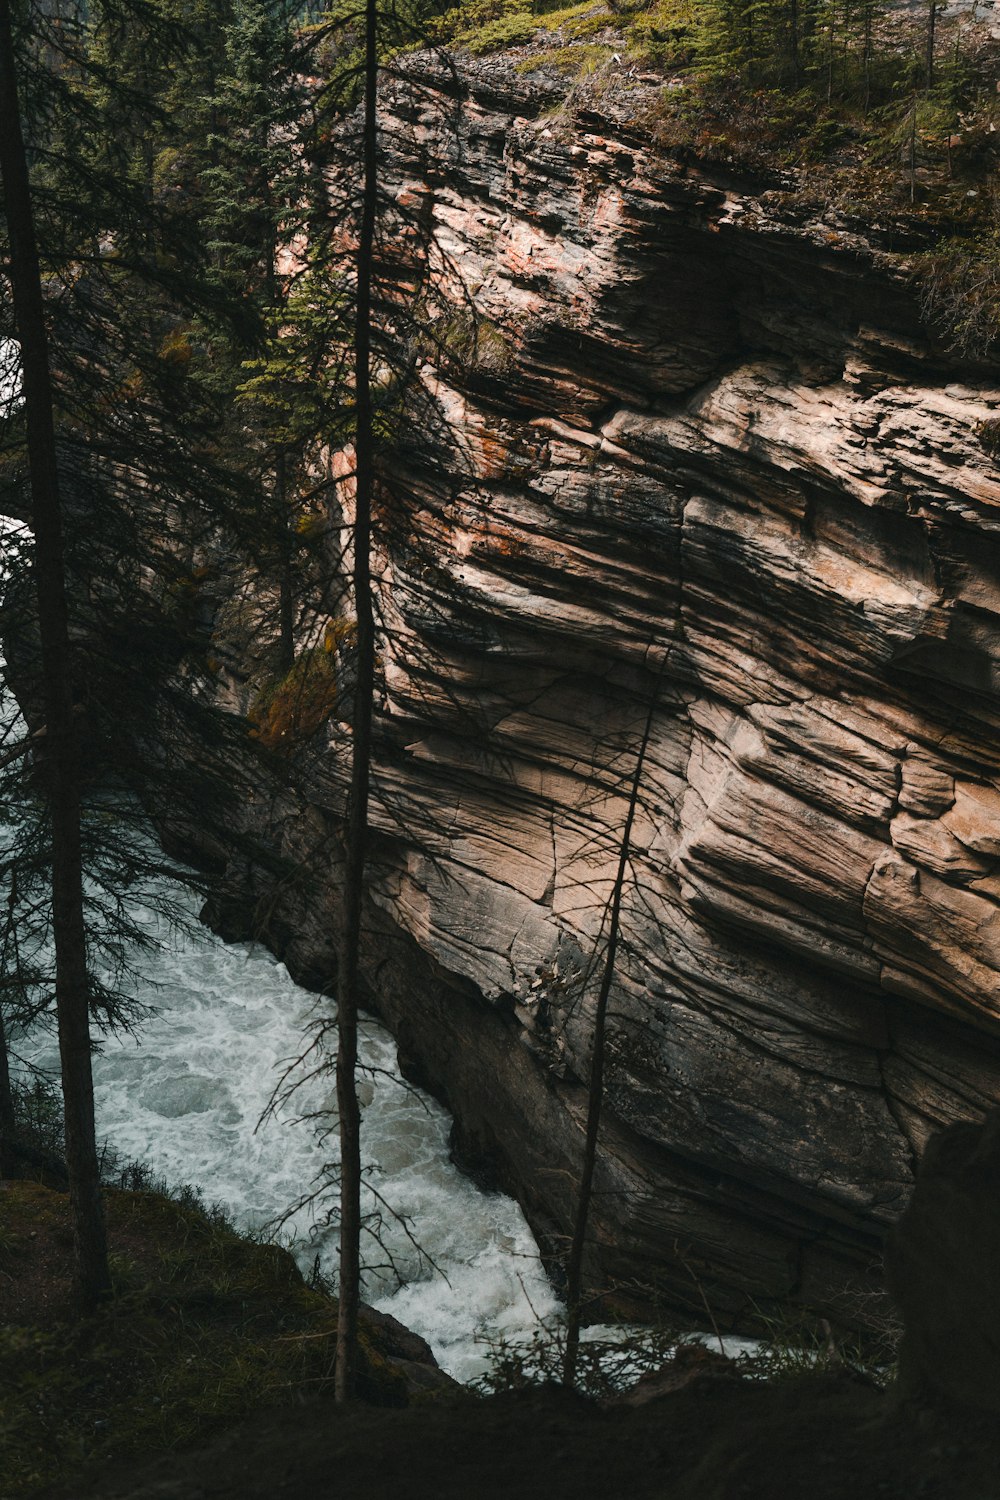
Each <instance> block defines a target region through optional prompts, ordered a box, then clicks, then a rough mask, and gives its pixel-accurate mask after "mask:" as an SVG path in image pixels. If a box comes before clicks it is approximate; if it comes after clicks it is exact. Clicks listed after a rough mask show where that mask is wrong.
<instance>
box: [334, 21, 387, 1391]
mask: <svg viewBox="0 0 1000 1500" xmlns="http://www.w3.org/2000/svg"><path fill="white" fill-rule="evenodd" d="M377 20H378V14H377V8H376V0H366V3H365V97H364V111H363V118H364V124H363V138H362V188H361V193H362V197H361V224H360V229H359V234H358V251H357V307H356V313H355V327H354V382H355V401H356V423H355V435H354V450H355V483H356V491H357V494H356V500H355V519H354V579H353V583H354V608H355V613H356V616H357V681H356V685H355V689H354V711H353V715H352V731H353V741H352V751H351V756H352V759H351V790H350V795H349V799H348V804H347V826H346V838H345V859H344V897H343V913H342V918H341V931H340V945H339V951H338V955H337V958H338V963H337V1044H338V1051H337V1109H338V1113H339V1117H340V1290H339V1299H340V1311H339V1315H338V1320H337V1353H336V1364H335V1368H334V1395H335V1398H336V1400H337V1401H340V1402H343V1401H348V1400H350V1398H351V1396H352V1395H353V1393H354V1381H355V1373H356V1363H357V1344H358V1301H359V1296H360V1276H361V1266H360V1262H361V1252H360V1240H361V1112H360V1109H359V1107H358V1095H357V1087H356V1077H355V1070H356V1067H357V1056H358V952H359V947H360V937H361V907H362V894H363V884H364V874H365V856H366V846H367V841H368V788H369V781H370V776H371V737H372V694H373V690H374V683H375V620H374V613H373V609H372V596H371V521H372V485H373V472H374V434H373V424H372V391H371V314H372V261H373V252H374V244H375V204H376V194H377V189H378V176H377V174H378V156H377V137H376V128H377V127H376V96H377V86H378V37H377Z"/></svg>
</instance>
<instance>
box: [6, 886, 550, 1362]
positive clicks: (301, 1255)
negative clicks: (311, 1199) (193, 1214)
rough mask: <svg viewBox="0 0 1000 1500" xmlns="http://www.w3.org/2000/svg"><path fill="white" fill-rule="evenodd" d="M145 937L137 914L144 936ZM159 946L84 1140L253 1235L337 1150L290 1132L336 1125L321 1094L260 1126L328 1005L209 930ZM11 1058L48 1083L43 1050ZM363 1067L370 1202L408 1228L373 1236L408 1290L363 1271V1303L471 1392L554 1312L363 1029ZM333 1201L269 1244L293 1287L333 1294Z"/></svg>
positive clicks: (508, 1207) (252, 951) (100, 1072)
mask: <svg viewBox="0 0 1000 1500" xmlns="http://www.w3.org/2000/svg"><path fill="white" fill-rule="evenodd" d="M175 899H176V896H175ZM192 900H193V898H192ZM156 920H157V919H156V917H155V916H154V915H153V913H152V912H148V913H144V914H143V922H144V924H148V925H149V926H151V927H155V925H156ZM163 944H164V945H163V947H162V948H161V950H160V951H159V953H155V954H153V955H140V956H139V958H138V960H137V963H138V965H139V966H140V967H142V966H145V971H146V972H148V974H149V984H148V986H146V987H145V988H144V989H141V990H140V993H139V995H138V998H139V999H140V1000H142V1001H143V1002H144V1003H146V1004H148V1005H151V1006H153V1007H154V1008H155V1013H154V1014H153V1015H152V1016H150V1017H149V1018H148V1019H147V1020H146V1021H145V1022H143V1023H142V1025H141V1026H140V1028H139V1032H138V1036H137V1037H134V1038H133V1037H128V1036H126V1037H124V1038H115V1037H112V1038H108V1039H106V1040H105V1042H104V1044H103V1049H102V1052H101V1054H100V1055H99V1056H98V1057H96V1058H95V1066H94V1075H95V1094H96V1108H97V1128H98V1134H99V1136H100V1137H101V1138H102V1139H103V1140H105V1141H107V1143H108V1144H109V1146H110V1147H111V1148H112V1149H113V1150H114V1151H115V1152H116V1153H119V1154H120V1155H122V1156H124V1157H126V1158H129V1159H135V1160H137V1161H142V1162H145V1163H147V1164H148V1165H149V1166H150V1167H151V1168H152V1169H153V1171H154V1172H156V1173H157V1174H162V1175H163V1177H165V1178H166V1180H167V1182H168V1183H170V1184H174V1185H176V1184H180V1183H191V1184H193V1185H195V1186H197V1187H198V1188H199V1189H200V1190H201V1192H202V1193H203V1195H204V1197H205V1198H206V1199H207V1200H208V1201H209V1202H218V1203H219V1204H220V1205H221V1206H222V1207H223V1208H224V1209H225V1210H226V1212H227V1213H228V1214H230V1215H231V1216H232V1218H233V1219H234V1220H235V1222H236V1224H237V1225H238V1226H239V1227H241V1228H246V1229H257V1228H260V1227H262V1226H264V1225H265V1224H267V1223H268V1222H270V1221H272V1220H273V1219H274V1217H275V1215H276V1214H279V1213H281V1212H282V1211H283V1210H285V1209H286V1208H287V1207H289V1206H290V1205H291V1204H293V1203H295V1202H297V1201H298V1200H299V1199H300V1198H301V1196H302V1195H303V1194H304V1193H306V1192H308V1191H309V1190H310V1189H311V1188H312V1187H313V1186H314V1185H315V1180H316V1177H317V1173H319V1172H320V1171H321V1169H322V1167H323V1165H324V1163H325V1162H328V1161H330V1160H331V1159H332V1158H335V1152H336V1148H335V1141H334V1137H333V1135H330V1136H329V1137H328V1138H327V1139H326V1140H325V1141H323V1142H320V1140H318V1138H317V1129H316V1126H315V1124H314V1123H313V1122H312V1121H310V1120H308V1119H305V1118H301V1117H302V1116H307V1115H310V1114H312V1113H313V1112H315V1111H317V1110H320V1111H326V1110H332V1108H333V1105H334V1099H333V1079H332V1077H319V1078H312V1079H309V1080H308V1081H306V1082H305V1083H303V1084H302V1085H301V1087H300V1088H299V1089H298V1090H297V1091H296V1093H295V1095H294V1097H293V1098H292V1100H291V1101H290V1102H289V1103H288V1104H287V1105H285V1106H283V1107H282V1108H281V1109H280V1110H278V1111H277V1113H276V1114H275V1115H274V1116H272V1117H270V1118H268V1119H266V1120H265V1121H264V1122H263V1123H261V1124H258V1122H259V1121H260V1118H261V1115H262V1113H263V1112H264V1111H265V1109H266V1106H267V1104H268V1100H269V1099H270V1097H271V1094H272V1091H273V1090H274V1088H275V1085H276V1084H277V1082H278V1080H279V1078H280V1076H281V1073H282V1070H283V1068H284V1066H285V1065H286V1064H287V1063H288V1062H289V1061H290V1060H291V1059H293V1058H295V1057H297V1056H298V1055H299V1054H300V1053H301V1051H302V1049H303V1045H304V1040H303V1039H304V1037H305V1035H306V1032H307V1029H308V1026H309V1021H310V1018H311V1017H312V1016H313V1015H314V1007H315V1005H316V1004H317V1003H319V1004H320V1005H321V1006H325V1007H328V1006H329V1004H330V1002H329V1001H320V1002H317V1001H316V997H315V996H313V995H310V994H309V993H307V992H306V991H305V990H303V989H301V988H300V987H299V986H298V985H296V984H294V983H293V982H292V980H291V979H290V978H289V975H288V972H287V970H286V969H285V967H284V965H283V964H280V963H278V962H277V961H276V960H275V959H274V958H273V957H272V956H271V955H270V954H269V953H267V952H266V951H265V950H264V949H262V948H259V947H250V946H248V945H245V944H237V945H227V944H225V943H223V942H222V941H221V939H219V938H216V937H215V936H214V935H213V934H212V933H211V932H209V931H207V930H206V929H201V930H200V931H193V932H190V933H187V934H183V933H175V934H169V933H168V934H166V935H165V937H164V938H163ZM17 1050H18V1051H19V1052H21V1053H22V1055H29V1056H30V1058H31V1061H32V1062H34V1063H35V1064H36V1065H39V1066H43V1067H45V1068H47V1069H49V1070H50V1071H51V1072H52V1073H53V1075H55V1073H56V1071H57V1067H58V1052H57V1048H56V1045H55V1039H54V1037H53V1036H52V1035H51V1034H48V1035H46V1034H41V1035H37V1034H36V1036H35V1037H34V1038H33V1039H32V1042H31V1045H30V1047H29V1046H27V1045H26V1043H25V1041H23V1040H22V1041H21V1042H20V1043H19V1045H18V1048H17ZM361 1052H362V1058H363V1062H364V1064H365V1065H366V1071H365V1073H364V1074H363V1076H362V1077H361V1079H360V1084H359V1087H360V1092H361V1097H362V1101H363V1103H364V1109H363V1115H362V1156H363V1160H364V1162H365V1164H366V1166H367V1169H368V1172H369V1175H370V1181H371V1183H372V1185H373V1187H374V1188H375V1189H376V1191H377V1192H378V1194H379V1195H380V1197H381V1199H382V1201H383V1202H384V1203H385V1204H386V1205H387V1207H388V1209H389V1210H391V1211H392V1213H394V1214H398V1215H401V1216H404V1218H405V1220H406V1227H404V1226H403V1225H401V1224H400V1223H399V1222H397V1221H396V1220H394V1219H393V1218H392V1217H391V1216H390V1215H387V1214H386V1213H385V1212H383V1215H382V1227H381V1231H380V1233H381V1238H382V1241H383V1244H384V1246H385V1248H386V1249H388V1251H389V1253H390V1255H391V1257H392V1259H393V1260H394V1261H395V1263H396V1265H397V1267H398V1269H399V1270H400V1272H401V1273H402V1275H403V1277H404V1280H405V1284H404V1285H402V1286H399V1285H398V1283H397V1281H396V1278H395V1277H394V1276H392V1274H391V1273H390V1272H388V1271H387V1270H383V1271H381V1272H380V1271H378V1270H375V1269H370V1270H368V1271H367V1272H366V1273H365V1278H364V1292H363V1295H364V1296H365V1298H366V1300H367V1301H369V1302H371V1303H372V1304H373V1305H374V1306H375V1307H377V1308H379V1309H380V1310H381V1311H384V1312H388V1313H392V1315H393V1316H394V1317H397V1318H399V1320H400V1321H401V1322H403V1323H405V1324H406V1326H407V1327H408V1328H411V1329H413V1331H414V1332H415V1333H419V1334H421V1335H422V1336H423V1337H424V1338H425V1339H426V1340H427V1342H428V1343H429V1344H430V1346H431V1348H432V1349H433V1350H434V1353H435V1356H436V1357H437V1360H438V1363H439V1364H440V1365H441V1366H442V1367H443V1368H444V1369H445V1370H447V1371H448V1373H449V1374H451V1375H453V1376H455V1378H456V1379H458V1380H463V1381H468V1380H471V1379H474V1378H475V1377H476V1376H477V1375H479V1374H480V1373H481V1372H482V1371H483V1370H484V1369H485V1368H486V1364H487V1358H486V1355H487V1341H488V1340H489V1339H491V1338H496V1337H497V1336H502V1337H504V1338H508V1339H509V1338H517V1337H519V1336H522V1335H527V1334H529V1333H530V1332H531V1330H532V1329H534V1328H535V1327H536V1326H537V1322H538V1319H539V1318H548V1317H551V1316H552V1315H553V1314H554V1313H555V1312H556V1307H557V1304H556V1299H555V1297H554V1294H553V1292H552V1288H551V1286H550V1284H549V1282H548V1280H547V1278H546V1276H545V1273H544V1271H543V1270H542V1267H541V1264H540V1262H539V1258H538V1250H537V1247H536V1245H535V1242H534V1240H533V1238H532V1235H531V1232H530V1230H529V1229H528V1226H527V1224H526V1223H525V1220H524V1216H523V1214H522V1213H521V1210H520V1208H519V1207H518V1205H517V1204H516V1203H515V1202H514V1201H513V1199H511V1198H508V1197H506V1196H504V1195H502V1194H493V1193H484V1192H481V1191H480V1190H479V1189H478V1188H477V1187H475V1186H474V1184H473V1183H472V1182H470V1181H469V1179H468V1178H466V1177H464V1176H462V1174H461V1173H460V1172H459V1171H458V1170H457V1169H456V1168H455V1167H454V1166H453V1165H452V1164H451V1162H450V1161H449V1157H448V1135H449V1129H450V1119H449V1116H448V1115H447V1114H446V1112H445V1111H444V1110H443V1109H442V1108H441V1107H440V1105H438V1104H437V1103H436V1102H435V1101H434V1100H433V1099H431V1098H429V1097H428V1096H427V1095H425V1094H422V1093H418V1092H417V1091H415V1090H413V1089H411V1088H409V1087H408V1086H407V1085H404V1084H403V1083H402V1081H401V1080H400V1078H399V1074H398V1070H397V1068H396V1049H395V1045H394V1043H393V1040H392V1038H391V1036H390V1035H389V1033H388V1032H387V1031H386V1030H385V1029H384V1028H383V1027H381V1026H379V1025H378V1024H377V1023H376V1022H375V1021H372V1020H366V1021H364V1023H363V1026H362V1036H361ZM372 1069H373V1070H376V1071H374V1072H369V1071H367V1070H372ZM327 1123H328V1124H329V1123H332V1116H330V1117H329V1119H328V1121H327ZM334 1192H335V1189H333V1188H331V1189H330V1190H329V1191H328V1192H327V1193H326V1194H325V1195H324V1196H323V1198H322V1199H321V1200H320V1202H319V1203H318V1204H317V1205H316V1206H315V1207H314V1208H312V1209H310V1208H306V1209H301V1210H300V1211H299V1212H298V1213H297V1214H295V1215H294V1216H293V1217H292V1218H291V1219H290V1220H289V1221H288V1222H287V1224H286V1225H285V1227H284V1229H283V1231H282V1233H283V1235H284V1236H285V1237H287V1239H288V1241H289V1242H290V1243H292V1248H293V1249H294V1251H295V1253H296V1257H297V1259H298V1260H299V1263H300V1265H301V1266H302V1268H303V1270H305V1271H307V1272H308V1271H309V1270H310V1269H311V1267H312V1264H313V1260H314V1257H315V1256H316V1254H317V1253H318V1254H319V1255H320V1262H321V1267H322V1269H323V1270H324V1271H325V1272H326V1273H327V1274H329V1275H330V1276H331V1277H332V1276H333V1274H334V1270H335V1258H336V1229H335V1228H329V1227H328V1228H325V1229H324V1228H323V1227H322V1226H321V1225H320V1224H319V1223H318V1222H317V1221H318V1220H320V1219H322V1217H323V1213H324V1210H325V1209H329V1208H330V1207H331V1206H332V1203H333V1197H334ZM411 1234H412V1237H413V1239H414V1240H415V1241H416V1242H417V1244H418V1245H419V1246H420V1247H421V1251H422V1252H423V1254H420V1253H418V1252H417V1251H416V1250H414V1248H413V1244H412V1243H411V1240H410V1237H409V1236H410V1235H411ZM363 1254H364V1257H365V1260H366V1262H367V1263H368V1264H369V1265H370V1266H375V1265H376V1264H378V1263H382V1264H383V1265H384V1264H385V1262H386V1259H387V1257H386V1255H385V1253H384V1252H383V1250H382V1249H381V1248H380V1247H379V1245H377V1244H375V1243H373V1242H372V1241H371V1240H370V1239H369V1240H368V1241H367V1244H366V1245H365V1246H363ZM428 1257H429V1258H430V1260H431V1261H433V1262H434V1266H436V1267H437V1269H434V1266H431V1265H430V1264H429V1263H428V1259H427V1258H428Z"/></svg>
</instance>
